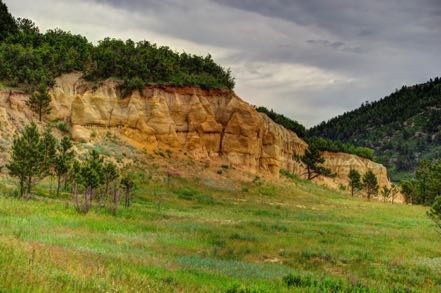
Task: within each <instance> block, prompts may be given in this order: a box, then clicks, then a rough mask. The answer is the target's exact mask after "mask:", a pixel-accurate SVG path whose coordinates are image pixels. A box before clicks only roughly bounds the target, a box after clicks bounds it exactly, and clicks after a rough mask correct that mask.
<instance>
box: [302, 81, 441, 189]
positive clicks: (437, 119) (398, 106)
mask: <svg viewBox="0 0 441 293" xmlns="http://www.w3.org/2000/svg"><path fill="white" fill-rule="evenodd" d="M308 133H309V135H315V136H323V137H326V138H329V139H333V140H340V141H343V142H346V143H352V144H355V145H358V146H365V147H369V148H373V149H374V150H375V156H376V157H377V161H379V162H381V163H383V164H384V165H386V166H387V167H388V169H389V171H390V174H391V177H392V179H394V180H399V179H402V178H404V177H407V176H409V175H410V174H411V173H412V172H413V171H414V170H415V167H416V165H417V162H418V161H419V160H420V159H423V158H427V159H433V158H439V157H441V79H440V78H438V77H437V78H435V79H431V80H430V81H428V82H426V83H422V84H417V85H413V86H403V87H402V88H401V89H400V90H396V91H395V92H394V93H392V94H391V95H389V96H387V97H384V98H383V99H380V100H378V101H375V102H371V103H368V102H367V103H364V104H362V105H361V107H360V108H358V109H356V110H353V111H350V112H347V113H344V114H343V115H340V116H337V117H335V118H332V119H330V120H329V121H327V122H322V123H321V124H319V125H317V126H315V127H313V128H311V129H310V130H309V131H308Z"/></svg>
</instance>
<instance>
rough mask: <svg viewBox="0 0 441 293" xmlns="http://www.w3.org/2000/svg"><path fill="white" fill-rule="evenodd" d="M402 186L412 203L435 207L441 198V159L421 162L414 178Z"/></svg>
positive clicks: (407, 180) (405, 181)
mask: <svg viewBox="0 0 441 293" xmlns="http://www.w3.org/2000/svg"><path fill="white" fill-rule="evenodd" d="M401 185H402V187H403V192H404V194H405V195H406V198H408V201H409V202H410V203H413V204H422V205H433V204H434V203H435V201H436V200H437V198H439V197H440V196H441V159H437V160H432V161H430V160H421V161H420V162H419V164H418V167H417V169H416V171H415V175H414V177H413V178H411V179H405V180H402V181H401Z"/></svg>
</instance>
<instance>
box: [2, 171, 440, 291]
mask: <svg viewBox="0 0 441 293" xmlns="http://www.w3.org/2000/svg"><path fill="white" fill-rule="evenodd" d="M140 178H141V177H140ZM205 183H206V182H205ZM205 183H204V181H203V180H202V179H201V180H199V181H194V182H188V181H185V180H183V179H182V180H179V181H175V182H173V183H172V186H171V187H170V188H168V187H166V186H163V185H161V184H160V183H150V184H147V183H144V184H142V185H141V188H140V189H139V190H138V191H137V194H136V201H135V204H134V206H133V207H132V208H130V209H128V210H126V209H120V210H119V211H118V214H117V216H112V215H110V214H109V213H107V212H106V211H105V210H102V211H93V212H91V213H89V214H88V215H85V216H82V215H78V214H76V213H75V212H74V210H73V208H72V207H71V206H69V205H67V204H66V202H65V201H62V200H54V199H50V198H44V197H39V198H38V199H34V200H30V201H24V200H17V199H15V198H11V197H7V196H0V268H1V269H0V292H2V290H5V291H8V292H9V291H10V290H11V289H15V290H17V291H18V292H21V291H26V292H27V291H42V292H54V291H81V290H83V291H85V290H87V291H106V292H120V291H129V290H130V291H139V292H146V291H164V290H166V291H172V290H176V291H225V290H227V289H232V288H235V286H236V285H237V284H241V286H244V287H247V288H251V289H253V288H254V289H261V290H264V291H284V290H288V287H287V286H286V284H284V282H283V281H282V277H283V276H285V275H287V274H288V273H291V272H297V274H300V276H301V279H302V280H303V281H304V280H308V276H309V278H310V279H311V278H312V279H316V280H322V278H323V277H324V276H326V277H328V278H330V279H327V280H328V281H329V280H331V281H330V282H331V283H332V282H334V281H335V280H344V281H345V282H348V283H360V284H363V285H364V286H366V287H369V288H372V289H374V290H380V291H383V290H386V289H392V288H395V289H396V288H405V287H407V288H411V289H413V290H415V291H418V290H422V291H433V292H436V291H438V292H439V291H440V290H441V276H440V274H439V272H440V270H441V258H439V255H440V248H439V243H440V242H439V241H441V239H440V236H439V235H438V234H437V233H436V232H435V230H434V229H433V227H432V224H431V223H430V222H429V220H428V219H427V218H426V216H425V209H424V208H422V207H419V206H403V205H398V204H395V205H392V204H385V203H381V202H367V201H365V200H362V199H352V198H348V197H345V196H342V195H339V194H337V193H334V192H331V191H329V190H327V189H324V188H321V187H317V186H315V185H313V184H310V183H307V182H302V181H297V182H289V183H286V184H278V185H273V184H269V183H264V184H263V185H258V184H252V183H248V184H245V185H244V186H243V188H242V190H241V191H233V190H230V191H227V190H220V189H219V188H213V187H207V184H205ZM0 186H3V189H2V191H1V193H3V194H6V193H8V192H9V191H8V190H7V188H6V187H5V184H4V183H2V184H1V185H0ZM39 189H40V190H41V189H44V188H43V187H40V188H39ZM160 196H162V197H163V203H162V207H161V210H158V204H157V203H158V198H159V197H160ZM300 284H301V285H299V286H308V284H307V282H303V283H302V282H300ZM305 284H306V285H305ZM291 289H293V288H291ZM304 289H305V288H297V290H299V291H303V290H304Z"/></svg>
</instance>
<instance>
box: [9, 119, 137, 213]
mask: <svg viewBox="0 0 441 293" xmlns="http://www.w3.org/2000/svg"><path fill="white" fill-rule="evenodd" d="M72 147H73V145H72V142H71V140H70V138H69V137H67V136H65V137H63V138H62V139H61V140H57V139H56V138H55V137H54V136H53V134H52V132H51V130H50V128H46V129H45V130H44V131H43V132H40V131H39V130H38V127H37V125H36V124H35V123H33V122H32V123H30V124H29V125H27V126H25V127H24V129H23V130H22V131H21V132H20V133H19V134H18V135H16V136H15V138H14V141H13V144H12V152H11V158H10V160H9V162H8V163H7V165H6V168H7V169H8V170H9V174H10V175H11V176H13V177H16V178H17V179H18V182H19V192H18V196H19V197H20V198H29V197H31V194H32V187H33V186H34V185H35V184H36V183H38V182H39V181H41V180H43V179H45V178H47V177H51V178H53V177H55V178H56V182H57V187H56V196H57V197H59V196H60V191H61V189H62V188H63V189H64V190H69V191H70V193H71V196H72V200H73V203H74V206H75V209H76V210H77V211H78V212H80V213H87V212H88V211H89V210H90V208H91V207H92V203H93V201H95V202H96V205H97V206H98V207H103V206H107V207H108V208H109V209H110V210H111V211H112V212H116V209H117V207H118V204H119V202H120V198H121V194H122V196H123V197H124V205H125V206H126V207H129V206H130V202H131V193H132V191H133V189H134V182H133V181H132V180H131V179H130V176H129V174H127V172H126V171H124V170H120V169H119V168H118V167H117V166H116V165H115V164H114V163H113V162H112V161H111V160H108V159H105V158H103V157H102V156H101V155H99V154H98V153H97V152H96V151H95V150H92V151H90V152H89V153H88V154H87V155H86V156H85V158H83V159H79V158H76V155H75V152H74V151H73V149H72ZM62 185H64V187H62Z"/></svg>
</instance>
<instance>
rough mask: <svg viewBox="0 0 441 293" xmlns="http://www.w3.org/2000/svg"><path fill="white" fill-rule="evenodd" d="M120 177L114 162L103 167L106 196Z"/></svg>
mask: <svg viewBox="0 0 441 293" xmlns="http://www.w3.org/2000/svg"><path fill="white" fill-rule="evenodd" d="M118 176H119V174H118V169H117V167H116V166H115V164H113V163H112V162H106V163H105V164H104V166H103V181H104V194H105V195H107V193H108V191H109V184H110V183H111V182H112V181H114V180H115V179H117V178H118Z"/></svg>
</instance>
